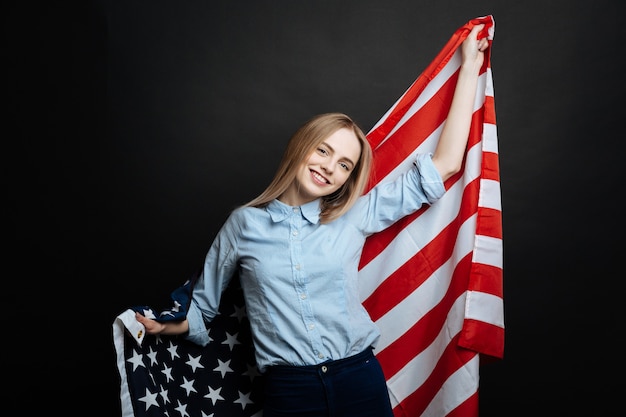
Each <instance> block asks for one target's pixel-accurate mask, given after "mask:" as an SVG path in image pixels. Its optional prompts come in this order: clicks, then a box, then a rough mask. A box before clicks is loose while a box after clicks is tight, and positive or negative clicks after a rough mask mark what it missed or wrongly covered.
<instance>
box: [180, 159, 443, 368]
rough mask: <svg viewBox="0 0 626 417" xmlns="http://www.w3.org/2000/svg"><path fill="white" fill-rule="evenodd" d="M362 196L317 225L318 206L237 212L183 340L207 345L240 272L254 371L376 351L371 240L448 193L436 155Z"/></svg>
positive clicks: (198, 290) (201, 284)
mask: <svg viewBox="0 0 626 417" xmlns="http://www.w3.org/2000/svg"><path fill="white" fill-rule="evenodd" d="M414 166H415V168H414V169H411V170H409V171H408V172H407V173H406V174H403V175H402V176H400V177H398V178H397V179H396V180H395V181H393V182H389V183H385V184H380V185H378V186H377V187H375V188H373V189H372V190H370V191H369V192H368V193H367V194H366V195H364V196H362V197H360V198H359V200H358V201H357V203H356V204H355V205H354V206H353V207H352V208H351V209H350V210H349V211H348V212H346V213H345V214H344V215H343V216H342V217H340V218H339V219H337V220H335V221H332V222H330V223H328V224H321V223H320V222H319V214H320V207H319V200H315V201H312V202H310V203H307V204H305V205H302V206H299V207H291V206H288V205H286V204H283V203H282V202H280V201H278V200H274V201H272V202H271V203H270V204H268V205H267V206H266V207H263V208H253V207H240V208H237V209H235V210H234V211H233V212H232V213H231V214H230V216H229V218H228V219H227V220H226V222H225V223H224V225H223V226H222V228H221V230H220V231H219V232H218V234H217V236H216V237H215V240H214V241H213V243H212V244H211V247H210V248H209V251H208V253H207V255H206V259H205V263H204V269H203V273H202V275H201V277H200V278H199V280H198V282H197V284H196V286H195V288H194V292H193V299H192V303H191V306H190V307H189V311H188V314H187V319H188V322H189V333H188V334H187V336H186V338H187V339H189V340H191V341H193V342H195V343H197V344H199V345H202V346H204V345H206V344H207V343H208V342H209V336H208V334H207V330H206V327H205V320H206V321H210V320H211V319H212V318H213V317H215V315H216V314H217V310H218V306H219V302H220V297H221V294H222V291H223V290H224V289H225V288H226V286H227V285H228V282H229V281H230V279H231V278H232V277H233V275H234V274H239V277H240V280H241V286H242V288H243V293H244V299H245V302H246V310H247V313H248V318H249V319H250V325H251V330H252V335H253V341H254V347H255V355H256V361H257V366H258V368H259V370H260V371H261V372H264V371H265V370H266V368H267V367H268V366H271V365H313V364H318V363H321V362H324V361H327V360H331V359H342V358H345V357H348V356H351V355H355V354H357V353H360V352H361V351H363V350H365V349H366V348H368V347H369V346H373V347H375V346H376V343H377V341H378V339H379V337H380V332H379V330H378V328H377V326H376V325H375V324H374V322H373V321H372V320H371V319H370V317H369V315H368V313H367V311H366V310H365V308H364V307H363V306H362V304H361V301H360V299H359V290H358V282H357V281H358V265H359V258H360V256H361V251H362V249H363V245H364V243H365V239H366V238H367V237H368V236H369V235H371V234H373V233H376V232H379V231H381V230H383V229H385V228H386V227H388V226H390V225H391V224H393V223H394V222H395V221H397V220H399V219H400V218H402V217H403V216H405V215H407V214H409V213H412V212H414V211H416V210H417V209H419V208H420V207H421V206H422V205H423V204H431V203H433V202H435V201H436V200H438V199H439V198H440V197H441V196H442V195H443V193H444V192H445V189H444V185H443V182H442V179H441V176H440V175H439V172H438V171H437V170H436V168H435V166H434V164H433V163H432V159H431V155H430V154H424V155H419V156H418V157H417V158H416V162H415V165H414Z"/></svg>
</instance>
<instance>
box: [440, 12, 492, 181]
mask: <svg viewBox="0 0 626 417" xmlns="http://www.w3.org/2000/svg"><path fill="white" fill-rule="evenodd" d="M484 26H485V25H484V24H480V25H476V26H474V27H473V28H472V30H471V31H470V33H469V34H468V36H467V38H466V39H465V40H464V41H463V44H462V45H461V54H462V55H461V56H462V62H461V68H460V70H459V78H458V80H457V83H456V87H455V90H454V96H453V97H452V103H451V104H450V110H449V111H448V117H447V119H446V122H445V124H444V126H443V129H442V131H441V136H440V138H439V142H438V143H437V147H436V148H435V152H434V153H433V163H434V164H435V166H436V167H437V170H438V171H439V173H440V174H441V177H442V178H443V180H444V181H445V180H447V179H448V178H450V177H451V176H452V175H454V174H456V173H457V172H459V170H460V169H461V165H462V163H463V155H464V154H465V148H466V147H467V140H468V138H469V130H470V124H471V121H472V113H473V106H474V99H475V95H476V87H477V85H478V75H479V72H480V68H481V67H482V65H483V61H484V59H485V54H484V51H485V49H487V47H488V46H489V42H488V40H487V38H482V39H478V38H477V37H478V33H479V32H480V31H481V30H482V29H483V27H484Z"/></svg>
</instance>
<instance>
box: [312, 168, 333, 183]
mask: <svg viewBox="0 0 626 417" xmlns="http://www.w3.org/2000/svg"><path fill="white" fill-rule="evenodd" d="M311 176H312V177H313V180H314V181H315V182H317V183H320V184H323V185H327V184H330V181H328V180H327V179H326V178H324V177H323V176H322V175H321V174H320V173H319V172H317V171H313V170H311Z"/></svg>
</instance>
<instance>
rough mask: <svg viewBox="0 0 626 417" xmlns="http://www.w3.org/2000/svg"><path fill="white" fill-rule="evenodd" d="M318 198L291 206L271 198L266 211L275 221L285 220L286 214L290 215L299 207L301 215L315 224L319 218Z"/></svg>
mask: <svg viewBox="0 0 626 417" xmlns="http://www.w3.org/2000/svg"><path fill="white" fill-rule="evenodd" d="M320 202H321V200H320V199H317V200H313V201H311V202H309V203H306V204H303V205H301V206H296V207H292V206H289V205H287V204H285V203H283V202H281V201H279V200H277V199H274V200H272V201H271V202H270V203H269V204H268V205H267V212H268V213H269V215H270V217H271V218H272V220H273V221H274V222H275V223H278V222H280V221H283V220H285V219H286V218H287V217H288V216H290V215H292V213H293V212H294V209H300V211H301V212H302V217H304V218H305V219H307V220H308V221H309V222H310V223H312V224H316V223H318V222H319V220H320V211H321V210H320Z"/></svg>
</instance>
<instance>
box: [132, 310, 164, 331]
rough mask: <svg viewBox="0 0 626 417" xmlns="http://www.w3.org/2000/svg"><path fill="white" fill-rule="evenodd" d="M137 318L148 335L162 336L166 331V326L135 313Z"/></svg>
mask: <svg viewBox="0 0 626 417" xmlns="http://www.w3.org/2000/svg"><path fill="white" fill-rule="evenodd" d="M135 318H136V319H137V321H138V322H139V323H141V324H143V327H145V329H146V333H148V334H160V333H161V332H162V331H163V330H164V329H165V324H163V323H159V322H158V321H156V320H153V319H149V318H147V317H146V316H144V315H142V314H140V313H137V312H135Z"/></svg>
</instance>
